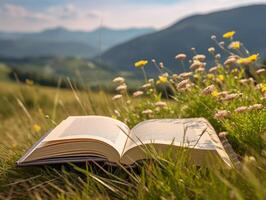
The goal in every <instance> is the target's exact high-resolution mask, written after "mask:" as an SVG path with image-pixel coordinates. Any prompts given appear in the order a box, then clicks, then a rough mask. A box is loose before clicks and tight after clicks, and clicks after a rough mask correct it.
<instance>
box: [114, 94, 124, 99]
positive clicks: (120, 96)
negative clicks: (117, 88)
mask: <svg viewBox="0 0 266 200" xmlns="http://www.w3.org/2000/svg"><path fill="white" fill-rule="evenodd" d="M121 98H122V95H121V94H117V95H115V96H113V97H112V100H118V99H121Z"/></svg>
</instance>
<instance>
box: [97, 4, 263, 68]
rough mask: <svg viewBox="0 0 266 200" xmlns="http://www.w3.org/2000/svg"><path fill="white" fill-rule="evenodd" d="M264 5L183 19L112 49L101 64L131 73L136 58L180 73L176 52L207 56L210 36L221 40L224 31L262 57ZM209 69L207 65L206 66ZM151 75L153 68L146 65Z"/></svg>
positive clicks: (211, 42) (211, 43)
mask: <svg viewBox="0 0 266 200" xmlns="http://www.w3.org/2000/svg"><path fill="white" fill-rule="evenodd" d="M264 19H266V5H253V6H246V7H240V8H235V9H231V10H225V11H219V12H214V13H210V14H204V15H194V16H191V17H188V18H185V19H183V20H181V21H178V22H177V23H175V24H173V25H172V26H170V27H168V28H166V29H164V30H160V31H157V32H154V33H151V34H148V35H144V36H140V37H138V38H135V39H133V40H131V41H128V42H125V43H123V44H120V45H118V46H115V47H113V48H111V49H110V50H108V51H107V52H105V53H104V54H103V55H102V59H103V61H104V62H106V63H109V64H111V65H113V66H115V67H116V68H118V69H120V70H124V71H128V70H133V67H132V65H133V62H135V61H136V60H139V59H149V60H151V59H153V58H156V59H157V60H158V61H163V62H164V64H165V66H167V67H169V68H170V69H172V70H175V71H180V70H181V68H180V66H179V65H180V64H179V63H177V62H176V60H175V59H174V57H175V55H176V54H177V53H179V52H184V53H186V54H188V55H190V56H191V51H190V48H191V47H196V49H197V52H199V53H204V54H206V55H208V53H207V49H208V48H209V47H210V46H214V45H215V44H214V42H213V41H211V39H210V37H211V35H213V34H215V35H217V39H218V40H222V38H221V35H222V34H223V33H224V32H227V31H231V30H235V31H236V32H237V35H236V36H237V39H238V40H240V41H242V42H244V43H245V45H246V47H248V49H249V50H250V51H251V52H260V53H261V55H262V56H264V55H265V54H266V26H265V24H264ZM209 67H210V66H209ZM147 69H148V70H150V71H153V72H154V70H155V69H154V67H152V66H147Z"/></svg>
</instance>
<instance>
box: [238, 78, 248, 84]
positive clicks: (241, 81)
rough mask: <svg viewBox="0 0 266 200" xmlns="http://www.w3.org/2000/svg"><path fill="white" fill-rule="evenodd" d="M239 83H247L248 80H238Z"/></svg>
mask: <svg viewBox="0 0 266 200" xmlns="http://www.w3.org/2000/svg"><path fill="white" fill-rule="evenodd" d="M239 83H241V84H246V83H249V79H247V78H243V79H240V80H239Z"/></svg>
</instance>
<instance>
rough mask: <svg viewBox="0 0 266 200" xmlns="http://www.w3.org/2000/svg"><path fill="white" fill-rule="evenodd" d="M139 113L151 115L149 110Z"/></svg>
mask: <svg viewBox="0 0 266 200" xmlns="http://www.w3.org/2000/svg"><path fill="white" fill-rule="evenodd" d="M141 113H142V114H152V113H153V111H152V110H151V109H147V110H143V111H142V112H141Z"/></svg>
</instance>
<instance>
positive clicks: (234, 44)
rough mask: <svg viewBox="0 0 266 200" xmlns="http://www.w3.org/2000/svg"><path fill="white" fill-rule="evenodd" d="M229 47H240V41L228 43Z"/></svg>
mask: <svg viewBox="0 0 266 200" xmlns="http://www.w3.org/2000/svg"><path fill="white" fill-rule="evenodd" d="M229 48H230V49H240V42H239V41H235V42H232V43H231V44H230V45H229Z"/></svg>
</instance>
